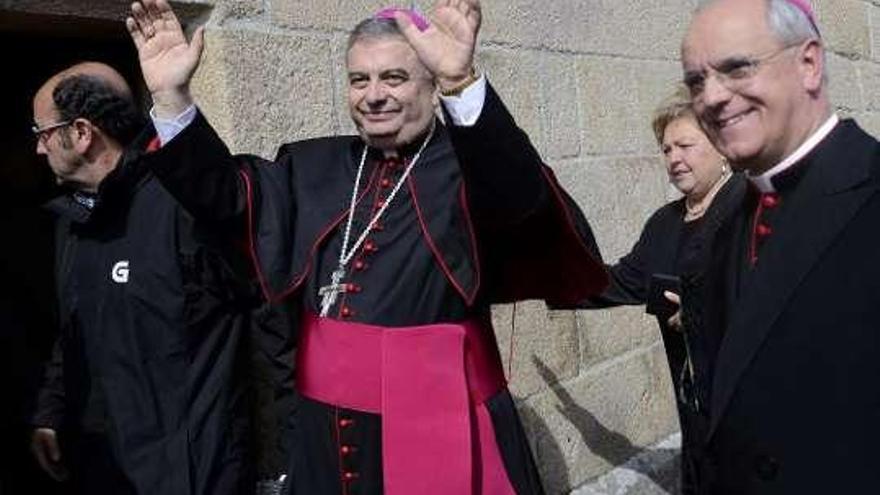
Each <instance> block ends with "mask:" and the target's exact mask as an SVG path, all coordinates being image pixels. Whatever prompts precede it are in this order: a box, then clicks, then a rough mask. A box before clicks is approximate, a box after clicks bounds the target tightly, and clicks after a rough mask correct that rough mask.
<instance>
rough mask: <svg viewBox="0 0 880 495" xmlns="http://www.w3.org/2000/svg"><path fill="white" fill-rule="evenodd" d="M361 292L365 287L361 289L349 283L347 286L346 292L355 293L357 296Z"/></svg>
mask: <svg viewBox="0 0 880 495" xmlns="http://www.w3.org/2000/svg"><path fill="white" fill-rule="evenodd" d="M361 290H363V287H361V286H360V285H358V284H352V283H349V284H346V285H345V292H353V293H355V294H357V293H358V292H360V291H361Z"/></svg>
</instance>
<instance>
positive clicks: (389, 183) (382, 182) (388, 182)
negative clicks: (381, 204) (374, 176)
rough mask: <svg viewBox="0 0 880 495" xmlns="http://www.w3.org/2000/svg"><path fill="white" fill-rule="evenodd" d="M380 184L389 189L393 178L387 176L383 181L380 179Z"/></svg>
mask: <svg viewBox="0 0 880 495" xmlns="http://www.w3.org/2000/svg"><path fill="white" fill-rule="evenodd" d="M379 185H380V186H382V187H384V188H386V189H387V188H389V187H391V179H389V178H387V177H386V178H384V179H382V180H381V181H379Z"/></svg>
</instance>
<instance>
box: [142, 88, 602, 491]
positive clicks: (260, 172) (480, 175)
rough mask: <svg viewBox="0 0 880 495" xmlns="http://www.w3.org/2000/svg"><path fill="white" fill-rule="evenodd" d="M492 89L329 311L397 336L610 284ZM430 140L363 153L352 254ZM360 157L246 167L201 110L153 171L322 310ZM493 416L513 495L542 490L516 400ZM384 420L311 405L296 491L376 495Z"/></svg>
mask: <svg viewBox="0 0 880 495" xmlns="http://www.w3.org/2000/svg"><path fill="white" fill-rule="evenodd" d="M487 93H488V94H487V98H486V101H485V105H484V108H483V112H482V114H481V116H480V119H479V121H478V122H477V124H476V125H475V126H473V127H471V128H458V127H454V126H453V127H451V128H446V127H444V126H443V125H442V124H440V123H439V122H437V124H436V129H435V132H434V134H433V136H432V137H431V139H430V142H429V143H428V145H427V146H426V148H425V151H424V152H423V154H422V156H421V158H420V159H419V162H417V165H416V166H415V167H414V168H413V172H412V174H411V176H410V177H409V178H408V179H407V180H406V181H405V182H404V183H403V185H402V187H401V188H400V190H399V192H398V194H397V197H396V198H394V200H393V201H392V202H391V203H390V205H389V207H388V211H387V212H386V213H385V215H384V216H383V217H382V219H381V220H380V222H379V227H378V228H376V229H374V230H373V231H372V232H370V234H369V235H368V238H367V241H365V242H364V243H363V245H362V246H361V247H360V248H359V250H358V251H357V253H356V256H355V257H354V258H353V259H352V260H351V262H350V263H349V264H348V265H347V273H346V278H345V279H344V282H345V283H347V284H350V290H347V291H346V293H345V294H343V295H342V296H341V297H340V301H339V302H338V303H337V304H336V305H335V306H334V307H333V311H332V312H331V313H330V317H332V318H339V319H344V320H346V321H352V322H363V323H369V324H374V325H382V326H388V327H401V326H413V325H422V324H430V323H438V322H458V321H463V320H467V319H474V318H476V319H481V320H487V319H488V312H489V304H490V303H494V302H507V301H514V300H518V299H523V298H544V299H550V300H556V301H559V302H562V303H565V302H567V303H572V302H574V301H577V300H580V299H582V298H583V297H585V296H586V295H589V294H591V293H595V292H598V291H599V290H601V289H602V288H603V287H604V284H605V282H606V276H605V273H604V270H603V268H602V267H601V265H600V264H599V263H598V260H599V256H598V251H597V249H596V246H595V242H594V240H593V238H592V234H591V232H590V229H589V226H588V224H587V223H586V221H585V220H584V219H583V217H582V215H581V214H580V212H579V210H578V209H577V207H575V206H574V203H573V202H572V201H571V199H570V198H569V197H568V196H567V195H566V194H565V193H564V192H563V191H562V190H561V188H560V187H559V185H558V184H557V183H556V181H555V179H554V178H553V176H552V173H551V172H550V170H549V169H548V168H547V167H546V166H544V165H543V164H542V163H541V161H540V158H539V156H538V155H537V153H536V151H535V150H534V148H533V147H532V146H531V144H530V143H529V140H528V138H527V137H526V136H525V134H524V133H523V132H522V131H521V130H519V129H518V128H517V127H516V125H515V123H514V122H513V119H512V117H511V116H510V115H509V113H508V112H507V110H506V109H505V108H504V106H503V104H502V103H501V101H500V99H499V98H498V97H497V95H496V94H495V93H494V91H493V90H492V89H491V87H490V88H488V92H487ZM426 135H427V134H426ZM425 137H426V136H422V137H421V138H419V139H417V140H416V143H414V144H413V145H411V146H409V147H406V148H404V149H402V150H400V153H401V154H402V155H403V157H404V160H403V161H395V160H386V159H384V158H383V157H382V156H381V155H380V154H373V153H371V154H369V155H368V156H367V159H366V161H365V163H364V172H363V179H362V182H361V184H362V186H361V189H360V190H359V191H358V194H357V198H358V201H357V207H356V209H355V220H354V222H353V228H352V233H351V241H350V243H349V246H351V245H352V244H353V243H354V241H355V239H357V238H358V236H359V235H360V233H361V232H362V231H363V230H364V228H365V227H366V226H367V225H368V223H369V219H370V217H371V216H372V215H373V214H374V213H375V211H376V210H377V209H378V208H380V207H381V204H382V203H383V202H384V201H386V200H388V197H389V195H390V191H391V190H392V189H393V186H394V185H395V184H396V183H397V182H398V181H399V180H400V177H401V174H402V173H403V169H404V167H405V164H406V163H408V162H409V161H410V160H411V159H412V157H413V154H414V152H415V151H416V148H418V146H419V145H420V144H421V142H422V140H424V139H425ZM363 149H364V145H363V143H362V141H361V140H360V139H358V138H356V137H333V138H322V139H316V140H309V141H303V142H297V143H292V144H289V145H285V146H283V147H282V148H281V149H280V150H279V154H278V157H277V158H276V160H275V161H274V162H272V163H267V162H262V161H260V160H256V159H253V158H248V157H237V158H236V157H232V156H231V155H229V153H228V151H227V150H226V148H225V146H224V145H223V144H222V142H221V141H220V140H219V138H218V137H217V136H216V135H215V134H214V132H213V130H211V128H210V127H209V126H208V124H207V122H206V121H205V120H204V119H203V118H202V117H197V119H196V121H195V122H194V123H193V124H192V125H191V126H190V127H189V128H187V129H186V130H185V131H183V132H182V133H181V135H179V136H177V137H176V138H174V139H173V140H172V141H171V142H170V143H168V144H167V145H166V146H165V147H163V149H162V150H160V151H159V152H157V153H155V155H154V157H153V160H152V161H153V165H152V166H153V169H154V170H155V171H156V173H157V175H158V176H160V177H161V178H162V180H163V183H165V184H166V185H167V187H169V189H170V190H172V191H173V192H174V194H175V195H176V196H177V197H179V198H180V199H181V201H183V202H184V203H185V204H187V205H188V207H189V208H190V210H191V211H193V212H194V214H195V215H196V216H197V217H207V218H212V219H214V220H215V221H222V220H224V219H239V218H241V217H242V216H244V217H245V218H246V223H247V224H248V226H249V228H248V232H249V235H248V244H249V247H250V249H251V250H252V254H253V257H254V259H255V261H256V268H257V272H258V276H259V279H260V283H261V284H262V286H263V288H264V293H265V294H266V297H267V298H269V299H271V300H275V301H291V302H293V303H294V304H297V305H299V306H300V307H301V308H303V309H304V310H306V311H311V312H314V313H317V312H319V301H320V299H319V298H318V296H317V293H318V290H319V287H321V286H324V285H326V284H328V283H329V280H330V273H331V272H332V271H333V270H335V269H336V268H337V264H338V257H339V253H340V249H341V245H342V242H343V232H344V230H345V220H346V214H347V211H348V206H349V200H350V197H351V194H352V185H353V184H354V182H355V175H356V172H357V169H358V166H359V163H360V159H361V154H362V152H363ZM327 365H328V366H332V365H333V364H332V363H327ZM487 408H488V410H489V412H490V415H491V418H492V422H493V425H494V428H495V433H496V440H497V443H498V446H499V447H500V451H501V456H502V459H503V462H504V465H505V468H506V470H507V473H508V475H509V479H510V481H511V483H512V485H513V486H514V488H515V489H516V491H517V493H520V494H533V493H541V492H542V488H541V485H540V481H539V478H538V475H537V471H536V469H535V466H534V463H533V460H532V458H531V454H530V452H529V447H528V443H527V440H526V436H525V434H524V432H523V430H522V427H521V424H520V422H519V419H518V417H517V414H516V410H515V407H514V403H513V400H512V398H511V396H510V394H509V393H508V392H507V391H506V390H504V391H502V392H500V393H499V394H497V396H495V397H493V398H491V399H490V400H489V401H488V403H487ZM380 420H381V418H380V417H379V416H378V415H375V414H369V413H365V412H359V411H354V410H351V409H346V408H342V407H336V406H332V405H328V404H324V403H320V402H317V401H313V400H309V399H303V400H302V401H301V402H300V403H299V406H298V409H297V411H296V412H295V414H294V417H293V420H292V435H291V447H292V459H291V463H290V464H291V469H290V472H289V473H288V475H289V476H290V483H289V487H290V488H292V491H293V492H294V493H308V494H338V493H348V494H356V493H381V491H382V483H383V478H382V466H381V432H380V426H381V421H380ZM437 462H438V469H442V468H443V460H442V459H438V460H437ZM343 490H344V491H343Z"/></svg>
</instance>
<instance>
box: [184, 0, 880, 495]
mask: <svg viewBox="0 0 880 495" xmlns="http://www.w3.org/2000/svg"><path fill="white" fill-rule="evenodd" d="M207 3H209V4H212V5H213V7H214V8H213V10H212V12H211V15H210V19H209V27H210V29H209V30H208V36H207V42H208V45H207V46H208V48H207V53H206V57H205V63H204V66H203V68H202V69H201V70H200V72H199V74H198V76H197V83H196V85H195V87H194V91H195V92H196V94H197V95H198V98H199V100H200V102H201V104H202V105H203V106H204V107H205V111H206V113H207V115H208V116H209V118H211V120H212V121H214V123H215V124H216V125H217V126H218V128H219V130H220V132H221V134H222V135H223V136H224V138H226V139H227V142H228V143H230V146H231V147H232V148H233V149H234V150H236V151H243V152H253V153H258V154H262V155H264V156H267V157H269V156H272V155H273V154H274V152H275V149H276V146H277V145H278V144H279V143H281V142H285V141H288V140H291V139H295V138H304V137H310V136H316V135H322V134H328V133H338V132H352V126H351V124H350V122H349V118H348V111H347V108H346V106H345V77H344V76H345V72H344V66H343V62H344V55H345V53H344V50H345V48H344V47H345V40H346V36H347V30H348V29H350V28H351V27H352V26H353V25H354V24H355V23H356V22H357V21H359V20H360V19H361V18H363V17H365V16H366V15H368V14H369V13H371V12H373V11H374V10H376V9H377V8H379V7H381V6H383V5H387V3H386V2H385V1H382V0H226V1H220V0H218V1H215V2H207ZM417 5H419V6H420V7H421V8H422V9H423V10H427V9H428V7H429V5H430V2H427V1H420V2H417ZM695 5H696V2H695V1H694V0H542V1H538V2H536V1H534V0H484V2H483V11H484V22H483V29H482V34H481V38H480V48H479V56H478V60H479V67H480V69H481V70H483V71H485V72H486V73H487V74H488V75H489V77H490V79H491V80H492V81H493V82H494V85H495V86H496V88H497V89H498V91H499V93H500V94H501V95H502V97H503V98H504V99H505V101H506V103H507V104H508V106H509V107H510V109H511V111H512V113H513V114H514V116H515V117H516V118H517V120H518V122H519V124H520V126H521V127H523V129H525V130H526V132H528V134H529V135H530V136H531V137H532V140H533V141H534V142H535V144H536V146H537V148H538V149H539V151H540V152H541V153H542V156H544V157H545V159H546V160H547V161H548V163H549V164H550V165H551V166H552V167H553V169H554V170H555V171H556V173H557V175H558V176H559V179H560V181H561V182H562V184H563V185H564V186H565V187H566V188H567V189H568V190H569V191H570V192H571V193H572V195H573V196H574V198H575V199H576V200H577V201H578V203H579V204H580V205H581V206H582V208H583V209H584V211H585V212H586V214H587V216H588V218H589V219H590V220H591V222H592V224H593V227H594V229H595V232H596V235H597V238H598V240H599V243H600V246H601V248H602V252H603V256H604V257H605V259H606V260H609V261H613V260H616V259H617V258H619V257H620V256H622V255H623V254H625V253H626V252H627V251H628V250H629V248H630V247H631V245H632V243H633V242H634V241H635V240H636V238H637V236H638V234H639V232H640V230H641V227H642V224H643V222H644V221H645V220H646V219H647V218H648V216H649V215H650V214H651V213H652V212H653V211H654V210H655V209H657V208H658V207H659V206H660V205H662V204H663V203H665V202H666V201H668V200H670V199H672V198H674V197H675V195H674V191H673V190H672V189H671V188H670V187H669V186H668V185H667V182H666V178H665V174H664V172H663V168H662V163H661V162H660V160H659V156H658V154H657V146H656V143H655V141H654V137H653V134H652V132H651V129H650V125H649V119H650V115H651V113H652V111H653V108H654V106H655V105H656V104H657V103H658V102H659V101H660V100H661V99H662V98H663V97H665V96H666V95H667V93H668V92H669V91H670V88H672V86H673V84H674V83H675V82H677V81H678V80H679V79H680V66H679V62H678V49H679V43H680V40H681V36H682V34H683V32H684V29H685V28H686V25H687V22H688V19H689V18H690V13H691V11H692V9H693V8H694V6H695ZM816 8H817V11H818V15H819V19H820V23H821V25H822V26H823V27H824V33H823V34H824V36H825V37H826V38H827V41H828V44H829V47H830V49H831V51H832V52H833V53H832V54H831V57H830V64H831V77H832V81H833V95H834V99H835V102H836V103H837V104H838V105H839V106H840V107H841V110H843V111H844V113H846V114H852V115H855V116H857V117H858V118H859V119H860V120H861V121H863V123H864V124H865V125H866V126H867V127H868V128H873V129H875V130H880V112H878V110H880V96H875V95H874V94H873V93H872V92H870V91H867V90H866V89H865V88H870V87H874V86H876V85H877V84H876V83H878V82H880V65H878V64H877V63H876V62H875V60H877V59H880V41H875V40H874V38H875V37H877V38H878V39H880V36H876V35H877V34H880V31H878V29H880V6H878V5H877V4H875V3H873V2H865V1H858V0H826V1H821V2H816ZM874 23H877V24H878V26H877V28H874V27H873V24H874ZM872 83H874V84H872ZM878 94H880V93H878ZM560 276H565V275H564V274H560ZM495 322H496V327H497V333H498V338H499V344H500V346H501V349H502V354H503V355H504V358H505V361H506V365H507V366H508V369H509V370H510V372H511V382H512V390H513V392H514V394H515V395H516V397H517V398H518V399H519V406H520V412H521V413H522V415H523V419H524V420H525V423H526V428H527V430H528V433H529V434H530V436H531V441H532V444H533V446H534V451H535V454H536V456H537V460H538V463H539V465H540V467H541V470H542V473H543V476H544V481H545V485H546V487H547V490H548V493H551V494H560V493H568V492H569V491H570V490H572V489H574V488H576V487H580V486H582V485H585V484H586V483H588V482H590V481H591V480H593V479H595V478H597V477H598V476H600V475H602V474H604V473H606V472H607V471H609V470H610V469H612V468H613V467H615V466H619V465H622V464H624V463H625V462H626V461H627V460H629V459H630V458H632V457H634V456H637V455H638V454H642V457H644V455H645V454H648V455H651V454H652V453H659V452H661V451H662V450H663V448H664V447H663V446H664V445H665V444H660V445H658V442H661V441H663V440H664V439H666V438H667V437H669V436H670V435H672V434H674V433H675V431H676V430H677V420H676V416H675V406H674V404H673V395H672V390H671V386H670V382H669V377H668V372H667V367H666V362H665V355H664V351H663V345H662V343H661V342H660V340H659V334H658V331H657V327H656V323H655V322H654V321H653V319H651V318H650V317H648V316H646V315H645V314H644V313H643V311H642V310H641V308H633V309H617V310H613V311H597V312H584V311H580V312H574V311H548V310H547V309H546V308H545V307H544V305H543V303H538V302H527V303H522V304H517V305H516V306H515V307H514V306H506V307H498V308H496V310H495ZM512 333H513V334H514V337H513V339H512V340H511V334H512ZM511 341H512V342H513V344H512V352H511ZM509 356H512V362H510V361H509ZM645 472H649V470H645ZM648 478H650V476H649V477H648ZM655 481H657V482H658V483H661V484H662V482H660V481H659V480H655ZM636 486H641V487H642V488H636V489H634V490H622V491H629V492H631V493H638V492H641V491H643V490H644V485H636Z"/></svg>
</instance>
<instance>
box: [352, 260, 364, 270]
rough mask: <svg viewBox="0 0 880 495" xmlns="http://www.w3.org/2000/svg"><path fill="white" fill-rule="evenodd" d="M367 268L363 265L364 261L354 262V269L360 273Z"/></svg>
mask: <svg viewBox="0 0 880 495" xmlns="http://www.w3.org/2000/svg"><path fill="white" fill-rule="evenodd" d="M366 268H367V264H366V263H364V260H354V269H355V270H358V271H361V270H364V269H366Z"/></svg>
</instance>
